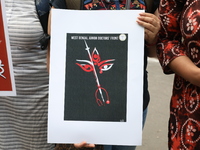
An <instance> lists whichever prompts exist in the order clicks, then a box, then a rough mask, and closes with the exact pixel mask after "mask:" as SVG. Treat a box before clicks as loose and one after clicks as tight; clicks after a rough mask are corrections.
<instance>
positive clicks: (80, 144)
mask: <svg viewBox="0 0 200 150" xmlns="http://www.w3.org/2000/svg"><path fill="white" fill-rule="evenodd" d="M74 147H76V148H82V147H95V145H94V144H88V143H87V142H85V141H84V142H81V143H75V144H74Z"/></svg>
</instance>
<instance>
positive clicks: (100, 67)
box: [98, 59, 114, 73]
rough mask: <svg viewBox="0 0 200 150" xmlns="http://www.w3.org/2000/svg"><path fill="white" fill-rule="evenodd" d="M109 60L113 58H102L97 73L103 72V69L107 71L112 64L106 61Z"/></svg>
mask: <svg viewBox="0 0 200 150" xmlns="http://www.w3.org/2000/svg"><path fill="white" fill-rule="evenodd" d="M110 61H114V59H108V60H104V61H102V62H100V63H99V64H98V66H99V73H103V71H108V70H110V69H111V68H112V66H113V65H114V63H107V62H110Z"/></svg>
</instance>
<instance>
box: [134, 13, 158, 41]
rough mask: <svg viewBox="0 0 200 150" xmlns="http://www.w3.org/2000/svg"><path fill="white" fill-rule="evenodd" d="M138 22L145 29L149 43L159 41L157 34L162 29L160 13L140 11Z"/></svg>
mask: <svg viewBox="0 0 200 150" xmlns="http://www.w3.org/2000/svg"><path fill="white" fill-rule="evenodd" d="M139 15H140V16H139V17H138V20H137V23H138V24H139V25H141V26H142V27H144V29H145V40H146V42H147V43H148V44H150V45H151V44H154V43H156V42H157V34H158V32H159V30H160V19H159V18H158V14H157V15H155V14H151V13H140V14H139Z"/></svg>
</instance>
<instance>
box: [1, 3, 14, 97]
mask: <svg viewBox="0 0 200 150" xmlns="http://www.w3.org/2000/svg"><path fill="white" fill-rule="evenodd" d="M5 17H6V16H5V8H4V0H1V1H0V96H15V95H16V89H15V82H14V74H13V66H12V59H11V50H10V45H9V44H10V42H9V38H8V31H7V25H6V18H5Z"/></svg>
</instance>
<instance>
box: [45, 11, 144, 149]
mask: <svg viewBox="0 0 200 150" xmlns="http://www.w3.org/2000/svg"><path fill="white" fill-rule="evenodd" d="M140 12H142V10H137V11H129V10H127V11H76V10H59V9H54V10H53V12H52V27H51V52H50V83H49V84H50V85H49V107H48V108H49V110H48V142H49V143H79V142H81V141H87V142H88V143H94V144H112V145H141V141H142V102H143V57H144V56H143V55H144V54H143V52H144V47H143V46H144V43H143V42H144V30H143V28H142V27H140V26H139V25H138V24H137V23H136V19H137V16H138V14H139V13H140ZM58 16H59V17H58ZM70 16H73V17H70ZM95 16H102V17H98V20H95V21H93V19H92V20H91V18H95ZM105 16H106V17H105ZM119 16H129V17H128V18H126V17H124V18H123V19H122V22H121V23H119V22H118V21H117V20H115V21H113V20H112V21H111V20H110V18H117V17H119ZM130 17H131V18H133V20H130V19H129V18H130ZM62 18H71V20H70V21H69V20H67V19H66V21H63V19H62ZM83 18H84V19H83ZM134 20H135V21H134ZM81 22H84V23H82V24H81ZM103 22H106V24H105V23H103ZM80 24H81V25H80ZM113 24H118V25H117V26H113ZM116 134H117V135H119V136H116Z"/></svg>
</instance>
